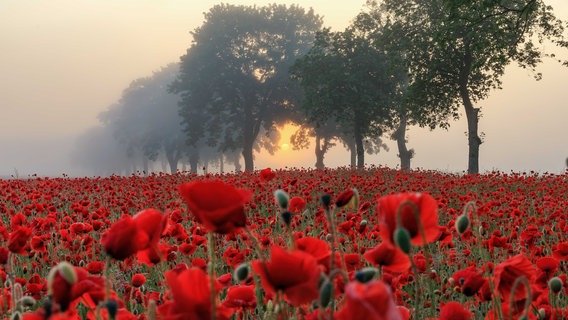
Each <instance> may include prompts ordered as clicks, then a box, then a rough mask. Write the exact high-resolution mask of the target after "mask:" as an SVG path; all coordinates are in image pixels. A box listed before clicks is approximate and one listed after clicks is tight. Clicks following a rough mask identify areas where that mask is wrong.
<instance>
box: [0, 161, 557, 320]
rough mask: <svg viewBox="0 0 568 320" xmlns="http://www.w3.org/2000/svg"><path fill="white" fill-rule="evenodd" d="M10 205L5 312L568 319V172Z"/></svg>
mask: <svg viewBox="0 0 568 320" xmlns="http://www.w3.org/2000/svg"><path fill="white" fill-rule="evenodd" d="M0 199H1V200H0V214H1V221H0V267H1V269H0V278H1V280H2V281H1V282H0V284H1V285H2V287H1V289H0V292H1V293H2V297H1V299H0V314H1V318H12V319H22V318H23V319H112V318H116V319H212V318H217V319H331V318H333V319H365V318H366V319H446V320H447V319H520V318H522V317H524V318H526V319H562V318H568V298H567V297H566V293H567V289H568V285H567V279H566V272H567V269H568V264H567V262H566V261H567V260H568V236H567V234H568V224H567V223H566V221H567V220H568V173H565V174H562V175H554V174H547V173H545V174H537V173H508V174H505V173H498V172H495V173H488V174H483V175H453V174H443V173H438V172H433V171H411V172H400V171H396V170H391V169H387V168H376V167H371V168H367V169H365V170H352V169H350V168H338V169H327V170H304V169H295V170H270V169H265V170H262V171H257V172H254V173H238V174H222V175H215V174H207V175H200V176H198V175H191V174H186V173H180V174H177V175H166V174H155V175H150V176H147V177H143V176H130V177H119V176H111V177H108V178H34V179H27V180H0ZM211 288H215V289H214V290H212V289H211Z"/></svg>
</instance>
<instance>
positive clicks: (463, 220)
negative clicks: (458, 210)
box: [456, 214, 469, 234]
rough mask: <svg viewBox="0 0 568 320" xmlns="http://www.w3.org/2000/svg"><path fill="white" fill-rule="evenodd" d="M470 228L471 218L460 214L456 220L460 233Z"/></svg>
mask: <svg viewBox="0 0 568 320" xmlns="http://www.w3.org/2000/svg"><path fill="white" fill-rule="evenodd" d="M468 228H469V218H468V217H467V215H464V214H462V215H460V216H459V217H458V219H457V220H456V230H457V231H458V233H459V234H463V233H464V232H466V231H467V229H468Z"/></svg>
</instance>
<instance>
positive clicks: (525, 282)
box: [509, 276, 532, 320]
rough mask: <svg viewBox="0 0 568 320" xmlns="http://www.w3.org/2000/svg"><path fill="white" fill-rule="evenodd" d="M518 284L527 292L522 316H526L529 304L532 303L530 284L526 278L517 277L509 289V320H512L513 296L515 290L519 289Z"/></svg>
mask: <svg viewBox="0 0 568 320" xmlns="http://www.w3.org/2000/svg"><path fill="white" fill-rule="evenodd" d="M519 284H522V285H523V286H524V287H525V290H526V291H527V294H526V299H525V306H524V307H523V315H524V316H528V313H529V310H530V307H531V303H532V292H531V284H530V282H529V280H528V279H527V278H526V277H524V276H523V277H518V278H517V279H515V282H513V287H512V288H511V298H510V299H509V320H512V319H513V310H514V309H513V308H514V307H515V294H516V293H517V289H518V288H519Z"/></svg>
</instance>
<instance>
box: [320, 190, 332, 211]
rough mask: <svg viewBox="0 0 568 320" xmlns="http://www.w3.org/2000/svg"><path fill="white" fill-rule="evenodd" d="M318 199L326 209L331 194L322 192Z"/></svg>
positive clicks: (329, 203)
mask: <svg viewBox="0 0 568 320" xmlns="http://www.w3.org/2000/svg"><path fill="white" fill-rule="evenodd" d="M320 201H321V204H322V205H323V206H324V208H326V209H328V208H329V206H330V205H331V195H330V194H327V193H326V194H323V195H322V196H321V197H320Z"/></svg>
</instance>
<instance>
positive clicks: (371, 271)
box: [355, 267, 377, 283]
mask: <svg viewBox="0 0 568 320" xmlns="http://www.w3.org/2000/svg"><path fill="white" fill-rule="evenodd" d="M376 274H377V269H375V268H370V267H369V268H363V269H361V270H358V271H357V272H355V279H356V280H357V281H359V282H361V283H367V282H369V281H371V280H372V279H373V278H374V277H375V275H376Z"/></svg>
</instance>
